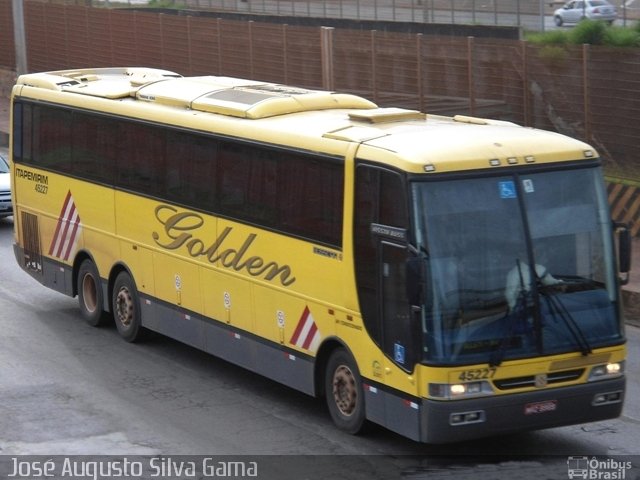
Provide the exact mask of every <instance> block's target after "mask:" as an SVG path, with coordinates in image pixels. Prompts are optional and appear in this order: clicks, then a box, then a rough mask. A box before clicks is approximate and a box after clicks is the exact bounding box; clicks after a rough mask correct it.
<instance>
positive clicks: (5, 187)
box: [0, 155, 13, 218]
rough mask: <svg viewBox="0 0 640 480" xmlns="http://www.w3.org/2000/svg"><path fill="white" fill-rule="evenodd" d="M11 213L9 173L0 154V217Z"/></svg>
mask: <svg viewBox="0 0 640 480" xmlns="http://www.w3.org/2000/svg"><path fill="white" fill-rule="evenodd" d="M11 215H13V206H12V205H11V175H10V174H9V164H8V163H7V161H6V160H5V159H4V157H3V156H2V155H0V218H3V217H9V216H11Z"/></svg>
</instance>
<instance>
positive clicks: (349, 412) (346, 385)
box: [325, 348, 365, 434]
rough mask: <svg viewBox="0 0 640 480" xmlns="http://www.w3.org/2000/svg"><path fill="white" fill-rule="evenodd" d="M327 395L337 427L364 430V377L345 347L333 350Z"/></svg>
mask: <svg viewBox="0 0 640 480" xmlns="http://www.w3.org/2000/svg"><path fill="white" fill-rule="evenodd" d="M325 396H326V401H327V406H328V407H329V413H330V414H331V418H332V420H333V422H334V423H335V424H336V426H337V427H338V428H339V429H340V430H344V431H345V432H347V433H351V434H356V433H359V432H361V431H362V429H363V427H364V423H365V408H364V393H363V389H362V379H361V378H360V373H359V372H358V369H357V367H356V364H355V361H354V360H353V358H352V357H351V355H349V353H348V352H347V351H346V350H344V349H342V348H341V349H339V350H336V351H335V352H333V354H332V355H331V357H330V358H329V362H328V363H327V370H326V374H325Z"/></svg>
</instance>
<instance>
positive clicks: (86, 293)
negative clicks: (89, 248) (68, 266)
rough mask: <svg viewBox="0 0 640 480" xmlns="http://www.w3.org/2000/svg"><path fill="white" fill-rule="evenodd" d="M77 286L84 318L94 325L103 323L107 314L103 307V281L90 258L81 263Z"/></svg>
mask: <svg viewBox="0 0 640 480" xmlns="http://www.w3.org/2000/svg"><path fill="white" fill-rule="evenodd" d="M76 286H77V290H78V304H79V305H80V313H81V315H82V318H84V320H85V322H87V323H88V324H89V325H91V326H93V327H98V326H100V325H103V324H104V323H105V319H106V315H105V312H104V310H103V308H102V307H103V306H104V296H103V294H102V281H101V280H100V274H99V273H98V269H97V268H96V266H95V264H94V263H93V262H92V261H91V260H89V259H88V258H87V259H85V260H83V261H82V263H81V264H80V268H79V270H78V279H77V285H76Z"/></svg>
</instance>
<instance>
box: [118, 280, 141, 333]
mask: <svg viewBox="0 0 640 480" xmlns="http://www.w3.org/2000/svg"><path fill="white" fill-rule="evenodd" d="M111 303H112V309H113V318H114V320H115V322H116V327H117V328H118V333H120V336H121V337H122V338H124V339H125V340H126V341H127V342H136V341H138V340H140V339H141V338H142V334H143V328H142V321H141V318H140V301H139V299H138V291H137V290H136V286H135V284H134V283H133V280H132V279H131V277H130V276H129V274H128V273H127V272H120V273H119V274H118V276H117V277H116V281H115V283H114V284H113V298H112V301H111Z"/></svg>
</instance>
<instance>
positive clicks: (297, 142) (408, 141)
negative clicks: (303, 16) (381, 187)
mask: <svg viewBox="0 0 640 480" xmlns="http://www.w3.org/2000/svg"><path fill="white" fill-rule="evenodd" d="M14 95H19V96H25V97H31V98H37V99H41V100H45V101H51V102H54V103H63V104H68V105H72V106H75V107H80V108H86V109H92V110H100V111H105V112H108V113H112V114H121V115H124V116H127V117H137V118H141V119H144V120H149V121H159V122H161V123H167V124H171V125H177V126H180V127H185V128H193V129H196V130H198V131H209V132H215V133H221V134H223V135H233V136H236V137H243V138H248V139H251V140H255V141H264V142H270V143H274V144H283V145H287V146H289V147H291V146H293V147H296V148H299V149H307V150H313V151H320V152H324V153H329V154H336V153H343V152H346V148H348V145H349V144H351V143H358V144H360V147H359V150H358V157H359V158H363V159H366V160H371V161H374V162H381V163H385V164H389V165H392V166H395V167H397V168H400V169H403V170H407V171H410V172H415V173H432V172H447V171H465V170H470V169H483V168H499V167H502V166H513V165H518V164H520V165H525V164H533V163H549V162H562V161H575V160H581V159H589V158H594V157H596V156H597V153H596V151H595V150H594V149H593V148H592V147H591V146H589V145H587V144H586V143H583V142H580V141H577V140H574V139H571V138H569V137H566V136H563V135H559V134H556V133H551V132H546V131H541V130H536V129H532V128H525V127H521V126H518V125H516V124H514V123H510V122H504V121H497V120H486V119H480V118H474V117H467V116H461V115H458V116H454V117H443V116H438V115H426V114H423V113H421V112H418V111H415V110H407V109H402V108H379V107H378V106H377V105H376V104H375V103H373V102H371V101H369V100H366V99H364V98H362V97H359V96H356V95H351V94H344V93H336V92H331V91H323V90H310V89H304V88H297V87H291V86H286V85H280V84H276V83H270V82H259V81H254V80H246V79H238V78H230V77H215V76H202V77H182V76H181V75H179V74H177V73H174V72H170V71H167V70H160V69H154V68H141V67H123V68H98V69H76V70H63V71H54V72H45V73H34V74H26V75H21V76H20V77H19V78H18V82H17V85H16V87H15V90H14ZM246 122H251V123H250V127H251V128H247V127H248V126H249V125H248V124H247V123H246ZM337 144H340V145H337Z"/></svg>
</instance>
